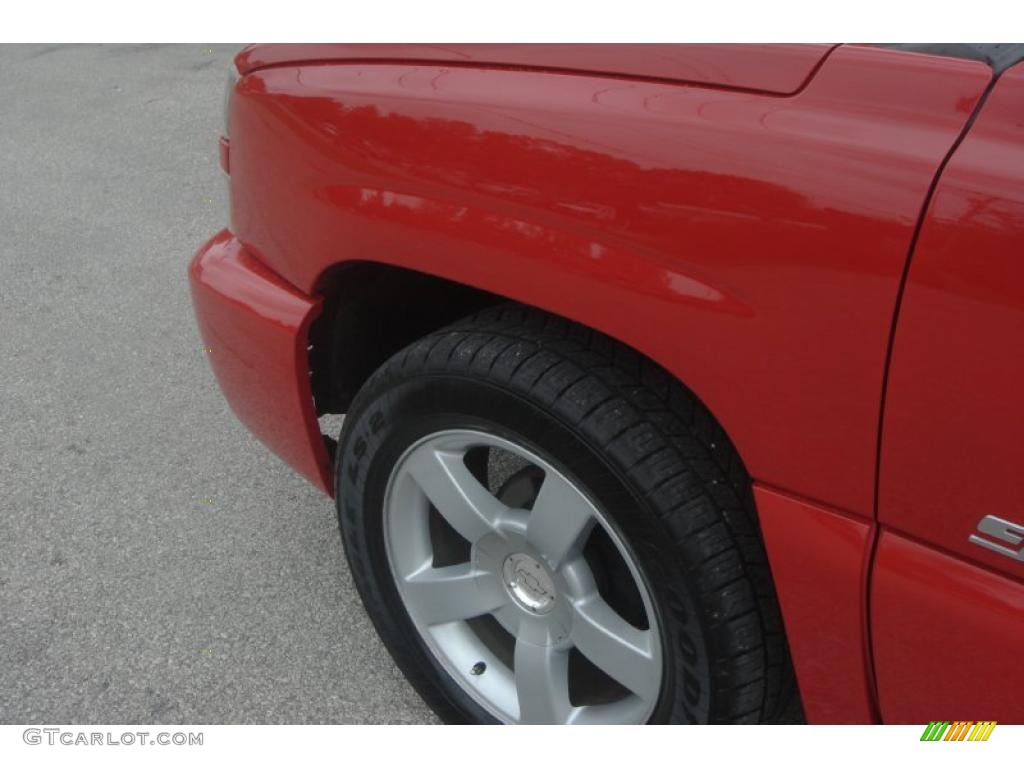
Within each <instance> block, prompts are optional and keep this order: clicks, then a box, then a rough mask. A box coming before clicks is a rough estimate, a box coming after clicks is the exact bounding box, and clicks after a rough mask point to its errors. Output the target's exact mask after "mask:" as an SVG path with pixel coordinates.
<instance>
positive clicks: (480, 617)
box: [383, 429, 663, 723]
mask: <svg viewBox="0 0 1024 768" xmlns="http://www.w3.org/2000/svg"><path fill="white" fill-rule="evenodd" d="M477 449H483V450H481V452H480V453H479V454H478V453H476V451H477ZM508 454H511V455H508ZM477 457H479V458H480V459H481V460H483V459H484V458H486V459H487V462H486V470H487V471H488V474H489V476H490V479H491V481H492V485H493V487H494V488H495V489H496V490H494V492H493V493H492V492H491V490H489V488H488V482H487V481H481V480H478V479H477V477H478V476H480V477H482V475H480V470H481V469H484V468H485V466H484V463H483V462H482V461H481V462H480V463H477V462H476V461H473V459H476V458H477ZM524 460H525V466H524V463H523V462H524ZM467 461H469V463H470V466H471V467H473V469H470V467H467ZM474 473H475V474H474ZM538 481H539V483H538ZM534 494H535V496H534ZM530 498H533V503H532V504H530V503H529V499H530ZM432 510H436V514H435V512H434V511H432ZM383 514H384V520H383V523H384V532H385V537H386V539H385V544H386V548H387V557H388V563H389V567H390V570H391V575H392V576H393V578H394V580H395V581H394V583H395V586H396V588H397V590H398V594H399V597H400V598H401V601H402V603H403V605H404V606H405V610H406V611H407V612H408V615H409V617H410V618H411V619H412V624H413V626H414V628H415V631H416V633H417V635H418V636H419V638H420V640H422V641H423V643H424V644H425V645H426V647H427V649H428V650H429V652H430V653H431V654H432V656H433V657H434V659H435V660H436V661H437V662H438V663H439V664H440V666H441V668H442V670H443V672H442V674H446V675H448V676H450V677H451V679H452V680H454V681H455V683H456V684H457V685H459V687H460V688H461V689H462V690H463V691H464V692H465V693H466V694H467V695H468V696H470V697H471V698H472V699H473V700H474V701H476V702H477V703H478V704H479V705H480V706H482V707H483V708H484V709H485V710H486V711H487V712H488V713H489V714H491V715H493V716H494V717H496V718H498V719H499V720H501V721H503V722H523V723H617V722H629V723H642V722H645V721H646V720H647V719H648V718H649V717H650V714H651V712H653V711H654V707H655V705H656V704H657V700H658V693H659V691H660V686H661V677H662V668H661V661H662V656H663V651H662V648H661V643H660V640H659V638H660V632H659V630H658V623H657V617H656V614H655V609H654V604H653V600H652V598H651V595H650V594H649V592H648V590H647V587H646V585H645V582H644V580H643V577H642V574H641V572H640V570H639V567H638V565H637V564H636V563H635V562H634V558H633V556H632V554H631V552H630V550H629V548H628V546H627V545H626V542H625V541H623V539H622V538H621V535H620V534H619V533H618V530H617V528H616V527H615V526H614V525H613V524H612V522H611V521H610V520H609V519H607V517H606V515H605V513H604V512H603V511H602V510H601V509H600V508H598V507H597V506H595V504H594V503H592V502H591V500H590V498H589V495H588V493H587V492H586V490H585V489H584V488H583V487H582V486H580V485H578V484H577V483H576V482H575V481H573V480H571V479H570V478H569V477H567V476H566V475H565V474H564V473H563V472H562V471H560V470H559V469H558V468H557V467H556V466H554V465H553V464H551V463H550V462H549V461H548V460H546V459H544V458H542V457H541V456H538V455H537V454H536V453H534V452H533V451H531V450H530V449H528V448H526V447H524V446H522V445H518V444H516V443H514V442H512V441H510V440H507V439H505V438H503V437H499V436H497V435H492V434H487V433H484V432H480V431H477V430H468V429H452V430H444V431H440V432H435V433H432V434H429V435H426V436H424V437H422V438H421V439H420V440H418V441H417V442H416V443H415V444H413V445H411V446H409V447H408V448H407V449H406V451H405V452H404V453H403V454H402V456H401V457H400V458H399V459H398V460H397V461H396V462H395V466H394V468H393V469H392V472H391V477H390V479H389V481H388V487H387V488H386V490H385V497H384V510H383ZM437 515H440V516H441V517H442V518H444V520H445V521H446V522H447V524H448V525H446V526H440V527H439V526H438V525H437V523H438V518H437ZM449 526H450V528H451V530H449ZM596 528H601V529H602V531H603V532H604V533H605V534H607V538H608V539H609V540H610V543H611V544H612V545H614V547H615V549H616V550H617V552H618V556H620V557H621V561H619V560H616V559H615V558H616V555H615V554H614V553H611V552H604V550H602V557H600V558H597V559H596V560H595V559H593V558H591V560H593V562H590V561H588V558H587V557H584V554H583V553H584V548H585V545H586V543H587V541H588V538H589V537H590V536H591V534H592V533H593V532H594V531H595V529H596ZM461 539H465V540H466V541H468V542H469V546H466V543H465V542H464V541H462V540H461ZM588 556H589V555H588ZM435 563H438V564H439V565H438V566H437V567H435ZM442 563H445V564H444V565H441V564H442ZM447 563H451V565H447ZM623 566H625V567H626V568H627V569H628V572H629V573H628V575H627V574H625V573H623V571H622V567H623ZM605 567H608V568H609V569H612V570H610V571H609V573H607V574H605V573H602V572H598V571H596V570H593V569H603V568H605ZM612 574H614V578H631V579H632V580H633V581H634V583H635V585H636V587H637V590H638V592H639V595H638V599H639V600H640V601H641V602H642V605H638V604H631V605H630V610H634V609H635V610H640V609H642V610H643V611H644V613H645V614H646V615H647V617H648V624H649V625H650V627H651V629H650V630H638V629H636V628H635V627H633V626H632V625H631V624H629V622H627V621H626V620H625V618H623V617H624V616H625V615H630V616H631V615H632V613H630V612H629V611H627V609H626V608H622V609H621V610H622V611H623V613H622V614H621V615H620V614H619V613H618V612H617V611H616V610H615V609H613V608H612V607H611V606H610V605H609V604H608V603H606V602H605V601H604V600H603V599H602V598H601V595H600V594H599V592H598V589H597V584H598V583H599V582H602V579H603V577H604V576H606V575H612ZM602 583H603V582H602ZM616 605H618V603H616ZM505 633H508V636H506V635H505ZM506 643H508V644H513V643H514V649H513V648H510V647H509V645H508V644H506ZM574 649H575V650H574ZM510 651H511V656H512V658H509V652H510ZM577 652H579V653H581V654H583V656H585V657H586V658H587V659H589V661H590V662H591V663H592V664H593V665H595V666H596V667H597V668H599V669H601V670H603V672H604V673H605V675H607V676H608V678H611V679H607V678H605V677H603V676H601V675H596V673H595V675H588V674H587V668H588V667H589V665H586V667H581V668H580V669H579V670H577V669H576V668H575V665H574V666H573V673H572V674H573V675H577V674H579V675H584V676H585V679H583V678H581V681H577V680H575V679H572V680H570V672H569V661H570V659H571V658H573V656H574V655H575V654H576V653H577ZM576 660H579V659H576ZM589 671H590V672H594V670H593V669H590V670H589ZM612 680H615V681H616V682H617V683H618V685H616V684H614V683H613V682H612ZM570 681H571V682H572V683H573V685H574V686H575V685H576V683H577V682H580V683H581V684H580V686H579V699H578V700H576V701H575V702H574V701H570V698H569V691H570ZM620 686H622V688H625V689H626V691H624V690H622V688H620ZM573 690H574V691H575V688H574V689H573ZM574 695H575V694H574Z"/></svg>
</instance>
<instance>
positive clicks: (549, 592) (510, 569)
mask: <svg viewBox="0 0 1024 768" xmlns="http://www.w3.org/2000/svg"><path fill="white" fill-rule="evenodd" d="M501 574H502V578H503V579H504V581H505V589H507V590H508V593H509V594H510V595H512V599H513V600H515V601H516V602H517V603H518V604H519V605H520V606H521V607H523V608H525V609H526V610H527V611H529V612H530V613H547V612H548V611H550V610H551V609H552V608H554V607H555V599H556V598H557V597H558V591H557V590H556V589H555V583H554V581H552V580H551V576H550V575H549V574H548V571H547V569H546V568H545V567H544V566H543V565H541V564H540V563H539V562H538V561H537V560H535V559H534V558H532V557H530V556H529V555H527V554H524V553H522V552H517V553H515V554H512V555H509V556H508V557H506V558H505V563H504V564H503V565H502V567H501Z"/></svg>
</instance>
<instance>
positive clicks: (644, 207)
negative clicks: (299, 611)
mask: <svg viewBox="0 0 1024 768" xmlns="http://www.w3.org/2000/svg"><path fill="white" fill-rule="evenodd" d="M1022 58H1024V46H1020V45H977V46H863V45H841V46H832V45H323V44H318V45H256V46H251V47H249V48H246V49H244V50H243V51H242V52H241V53H240V54H239V55H238V56H237V58H236V59H235V61H234V68H233V72H232V79H231V85H230V88H229V92H228V100H227V103H228V116H227V117H228V125H227V127H226V129H225V134H224V136H223V137H222V138H221V139H220V157H221V164H222V165H223V168H224V170H225V171H226V172H228V173H229V176H230V189H231V226H230V229H225V230H223V231H222V232H220V233H218V234H217V235H215V236H214V237H213V238H212V239H211V240H210V241H209V242H207V243H206V244H205V245H204V246H202V248H201V249H200V250H199V252H198V253H197V254H196V255H195V257H194V259H193V260H192V262H191V266H190V270H189V275H190V280H191V287H192V294H193V299H194V305H195V311H196V317H197V319H198V323H199V327H200V329H201V333H202V337H203V340H204V342H205V345H206V347H208V348H209V349H210V350H211V352H210V355H209V356H210V360H211V363H212V366H213V369H214V371H215V373H216V376H217V379H218V381H219V383H220V386H221V388H222V389H223V391H224V394H225V396H226V397H227V399H228V401H229V402H230V404H231V406H232V408H233V409H234V411H235V412H236V414H237V415H238V417H239V418H240V419H241V420H242V421H243V422H244V423H245V424H246V425H247V426H248V427H249V429H251V430H252V432H253V433H254V434H255V435H256V436H257V437H258V438H259V439H260V440H261V441H262V442H263V443H265V444H266V445H267V446H268V447H269V448H270V449H271V450H272V451H274V452H276V453H277V454H279V455H280V456H281V457H282V458H283V459H284V460H285V461H287V462H288V463H289V464H290V465H291V466H292V467H294V468H295V470H296V471H298V472H300V473H302V474H303V475H304V476H305V477H307V478H308V479H309V480H310V482H312V483H313V484H315V485H316V486H317V487H319V488H320V489H322V490H323V491H324V492H325V493H327V494H331V495H333V496H334V497H335V499H336V502H337V509H338V517H339V521H340V527H341V533H342V539H343V542H344V549H345V552H346V555H347V557H348V562H349V565H350V567H351V572H352V575H353V577H354V579H355V582H356V584H357V586H358V588H359V592H360V594H361V596H362V598H363V601H364V603H365V605H366V608H367V610H368V612H369V614H370V616H371V617H372V619H373V621H374V623H375V625H376V627H377V629H378V631H379V633H380V636H381V638H382V639H383V641H384V643H385V644H386V645H387V647H388V649H389V650H390V652H391V654H392V655H393V656H394V658H395V661H396V662H397V664H398V665H399V667H400V668H401V669H402V670H403V671H404V673H405V674H406V675H407V677H408V678H409V680H410V681H411V682H412V684H413V686H414V687H415V688H416V689H417V691H418V692H419V693H420V694H421V695H422V696H423V698H424V699H425V700H426V701H427V702H428V703H429V704H430V705H431V706H432V707H433V708H434V709H435V710H436V711H437V712H438V713H439V715H440V716H441V717H442V718H443V719H445V720H447V721H452V722H495V721H498V722H539V723H546V722H558V723H604V722H629V723H644V722H673V723H675V722H710V723H746V722H775V721H778V719H779V717H780V713H783V712H785V711H790V710H792V708H793V706H794V702H797V701H799V702H800V703H802V707H803V710H804V712H805V713H806V717H807V719H808V721H810V722H813V723H871V722H928V721H930V720H935V719H945V720H956V719H961V720H999V721H1016V722H1021V721H1024V696H1022V695H1021V691H1022V690H1024V685H1022V684H1024V666H1022V665H1021V664H1020V652H1021V649H1022V648H1024V396H1022V393H1024V386H1022V382H1024V63H1018V62H1021V60H1022ZM342 413H343V414H345V418H344V426H343V428H342V430H341V434H340V436H338V435H331V434H327V435H324V434H322V433H321V429H320V420H319V418H318V417H320V416H322V415H325V414H342ZM339 631H342V628H339ZM328 684H329V683H328ZM797 697H798V698H797Z"/></svg>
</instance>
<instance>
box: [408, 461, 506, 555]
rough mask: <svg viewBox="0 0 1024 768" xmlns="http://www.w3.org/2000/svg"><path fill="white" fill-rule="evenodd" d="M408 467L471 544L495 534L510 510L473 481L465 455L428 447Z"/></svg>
mask: <svg viewBox="0 0 1024 768" xmlns="http://www.w3.org/2000/svg"><path fill="white" fill-rule="evenodd" d="M406 467H407V469H408V472H409V474H410V475H412V477H413V479H414V480H415V481H416V483H417V485H419V487H420V488H421V489H422V490H423V493H425V494H426V495H427V498H428V499H430V501H431V503H432V504H433V505H434V508H435V509H436V510H437V511H438V512H439V513H440V514H441V516H442V517H444V519H445V520H447V521H448V523H449V525H451V527H452V528H454V529H455V530H456V531H458V532H459V535H461V536H462V537H463V538H464V539H466V540H467V541H469V542H476V541H479V540H480V539H482V538H483V537H484V536H486V535H487V534H488V533H491V532H493V531H494V525H495V523H496V522H497V520H498V518H499V517H500V516H501V515H502V514H503V513H504V512H505V510H506V509H507V507H506V506H505V505H504V504H502V503H501V502H500V501H498V500H497V499H496V498H495V497H494V496H493V495H492V494H491V492H490V491H488V490H487V489H486V488H485V487H484V486H483V485H481V484H480V482H479V481H478V480H477V479H476V478H475V477H473V473H472V472H470V471H469V469H468V468H467V467H466V464H465V462H464V461H463V454H462V453H461V452H454V451H445V450H440V449H436V448H431V447H429V446H424V447H423V448H421V449H420V450H418V451H416V452H415V453H413V454H412V455H411V456H409V458H408V460H407V464H406Z"/></svg>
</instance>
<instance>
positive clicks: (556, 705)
mask: <svg viewBox="0 0 1024 768" xmlns="http://www.w3.org/2000/svg"><path fill="white" fill-rule="evenodd" d="M515 679H516V696H517V697H518V699H519V722H521V723H564V722H566V721H567V720H568V719H569V715H570V714H571V712H572V705H571V704H570V703H569V652H568V651H564V650H556V649H555V648H552V647H551V646H545V645H533V644H532V643H527V642H525V641H523V640H517V641H516V655H515Z"/></svg>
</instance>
